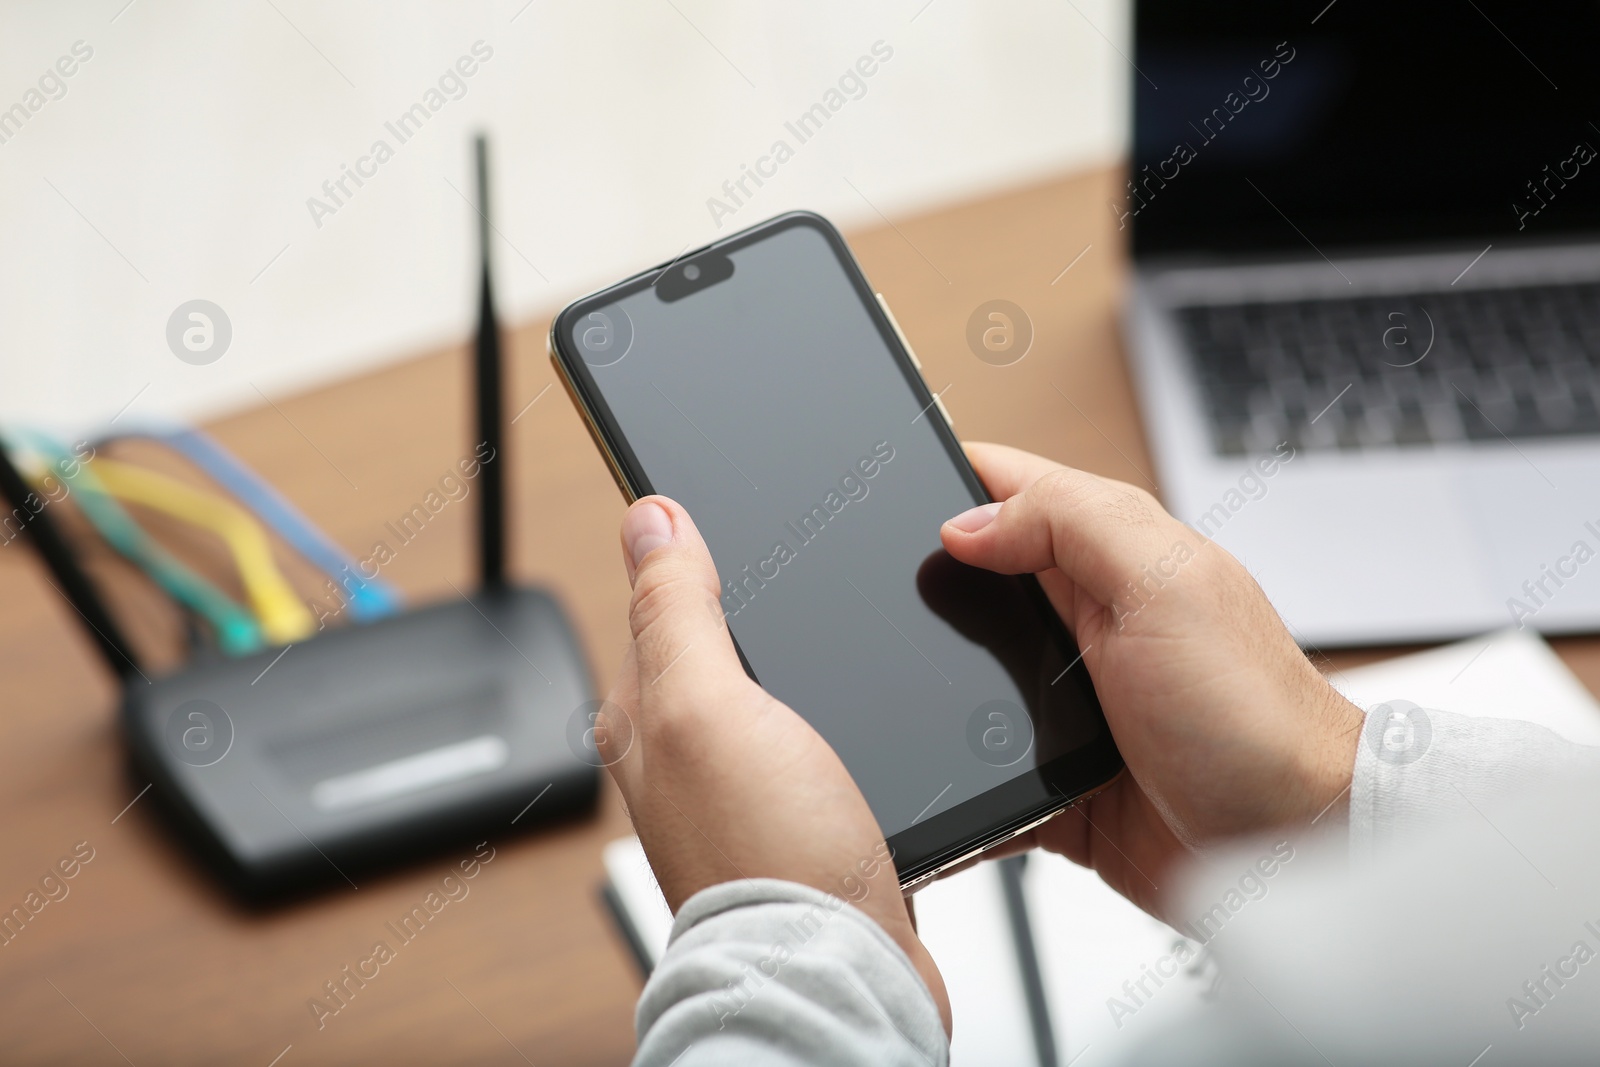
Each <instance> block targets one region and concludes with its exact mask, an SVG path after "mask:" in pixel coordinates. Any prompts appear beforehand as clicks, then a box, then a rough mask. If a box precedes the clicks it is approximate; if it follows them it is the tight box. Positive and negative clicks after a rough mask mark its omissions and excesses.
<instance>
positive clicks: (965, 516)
mask: <svg viewBox="0 0 1600 1067" xmlns="http://www.w3.org/2000/svg"><path fill="white" fill-rule="evenodd" d="M998 514H1000V504H998V503H995V504H984V505H983V506H982V507H976V508H973V509H972V510H971V511H963V512H962V513H961V514H959V515H957V516H956V517H955V518H953V519H951V520H950V521H949V522H947V523H945V525H946V526H954V527H955V528H956V529H958V530H960V531H961V532H962V533H977V532H978V531H979V530H981V529H983V528H984V527H985V526H987V525H989V524H990V523H991V522H993V521H994V517H995V516H996V515H998Z"/></svg>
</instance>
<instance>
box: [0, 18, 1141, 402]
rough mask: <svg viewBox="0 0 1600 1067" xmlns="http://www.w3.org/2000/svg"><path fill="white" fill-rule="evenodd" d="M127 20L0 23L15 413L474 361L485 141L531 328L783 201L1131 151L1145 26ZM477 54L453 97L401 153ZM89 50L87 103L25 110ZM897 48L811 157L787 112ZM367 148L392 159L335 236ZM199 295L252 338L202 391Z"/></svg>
mask: <svg viewBox="0 0 1600 1067" xmlns="http://www.w3.org/2000/svg"><path fill="white" fill-rule="evenodd" d="M125 3H126V0H95V2H94V3H71V2H61V0H37V2H32V3H17V2H9V3H7V4H6V5H5V6H4V7H3V8H0V72H4V73H3V74H0V110H3V109H7V108H10V107H12V105H14V104H19V103H20V104H22V105H23V107H24V108H27V106H28V105H29V104H30V103H32V104H36V105H37V104H39V103H40V101H41V99H43V100H44V101H45V102H43V103H42V106H39V107H38V109H37V111H35V112H32V113H30V114H29V115H28V116H27V118H26V121H25V122H24V123H22V125H21V128H20V131H16V132H12V131H11V129H10V128H9V127H3V126H0V133H6V134H8V135H9V139H8V140H6V141H5V142H4V143H0V205H3V206H0V220H3V227H0V235H3V236H0V418H4V419H7V420H13V421H14V420H18V419H22V420H26V421H29V422H32V423H35V424H42V425H49V426H55V427H57V428H59V429H63V430H65V429H69V428H77V427H81V426H84V425H86V424H89V423H92V422H95V421H102V422H103V421H104V420H106V419H109V418H111V417H113V416H115V415H117V413H118V412H119V411H121V410H123V409H124V408H125V407H126V409H127V410H126V414H125V415H123V416H122V418H123V419H126V420H128V421H130V422H131V421H135V420H137V419H139V418H148V417H154V416H171V415H180V416H189V417H194V416H199V415H205V414H213V413H217V412H220V411H224V410H227V409H229V408H232V407H238V406H241V405H248V404H252V403H259V402H260V400H259V397H258V395H257V392H256V390H257V389H260V390H261V391H262V392H264V393H265V394H266V395H268V396H277V395H281V394H284V393H286V392H292V391H294V390H296V389H300V388H304V387H306V386H308V385H311V384H314V383H317V382H320V381H325V380H328V379H330V378H335V377H342V376H346V375H349V374H352V373H355V372H357V371H358V370H360V369H361V368H363V367H367V366H371V365H373V364H376V363H380V362H383V361H386V360H390V359H395V358H401V357H404V356H406V355H409V354H412V353H415V352H416V351H418V350H419V349H422V348H424V347H427V346H430V345H433V344H437V343H439V342H441V341H446V340H450V339H456V338H460V337H462V336H464V335H465V334H466V332H467V331H468V330H469V329H470V322H471V295H472V291H471V286H470V280H471V276H472V275H471V266H470V265H471V257H472V241H471V225H472V222H473V214H472V209H471V208H470V207H469V206H468V204H467V203H465V202H464V201H463V200H462V198H461V196H459V195H458V194H457V192H456V190H459V191H460V192H461V193H463V194H466V195H468V196H470V195H472V185H471V180H472V179H471V173H472V172H471V169H470V166H469V137H470V134H471V132H472V131H473V130H474V129H476V128H479V127H482V128H485V129H487V130H488V131H489V132H490V133H491V135H492V138H493V141H492V148H493V152H494V168H495V194H496V197H497V200H498V203H497V205H496V213H497V221H498V225H499V229H500V231H501V232H502V234H503V239H502V240H500V241H499V242H498V243H497V246H496V248H495V254H496V257H497V270H498V273H499V282H500V287H501V299H502V305H503V311H504V312H505V314H506V317H507V318H508V319H511V320H516V319H520V318H524V317H527V316H531V315H533V314H536V313H538V312H540V311H547V310H552V309H554V308H555V307H557V306H559V305H560V304H561V303H562V302H564V301H565V300H567V299H570V298H571V297H573V296H575V295H578V294H580V293H581V292H583V291H585V290H587V289H590V288H594V287H596V286H598V285H600V284H603V283H606V282H609V281H612V280H614V279H615V278H617V277H620V276H621V275H622V274H624V273H627V272H632V271H633V270H637V269H640V268H642V267H644V266H648V265H649V264H650V263H652V262H656V261H659V260H664V259H669V258H671V257H672V256H674V255H676V254H677V253H678V252H679V251H680V250H681V249H683V248H684V247H685V246H687V245H690V244H698V243H701V242H703V241H705V240H707V239H709V238H711V237H713V236H715V235H716V234H718V233H719V232H721V233H727V232H730V231H731V230H733V229H736V228H739V227H741V226H744V225H747V224H749V223H751V222H755V221H757V220H759V219H761V218H764V217H767V216H769V215H773V214H776V213H778V212H780V211H784V210H788V209H790V208H794V207H809V208H813V209H815V210H820V211H822V212H824V213H825V214H827V215H829V216H830V217H832V218H834V219H835V221H837V222H839V223H840V224H841V225H845V226H849V225H853V224H860V223H865V222H870V221H873V220H875V219H876V211H875V210H874V209H876V210H881V211H882V212H884V213H886V214H888V215H890V216H893V215H895V214H897V213H903V212H906V211H908V210H915V209H917V208H920V207H926V206H931V205H935V204H939V203H944V202H949V201H954V200H959V199H963V198H966V197H969V196H972V195H974V194H979V193H982V192H984V191H987V190H991V189H998V188H1004V187H1007V186H1011V185H1016V184H1021V183H1025V182H1028V181H1032V180H1036V179H1038V178H1040V177H1043V176H1045V175H1048V174H1051V173H1055V172H1059V171H1062V170H1068V169H1072V168H1076V167H1080V166H1086V165H1094V164H1098V163H1101V162H1105V161H1108V160H1111V159H1114V158H1116V157H1117V156H1118V155H1119V154H1120V152H1121V151H1122V148H1123V144H1124V135H1123V132H1122V131H1123V128H1124V125H1125V115H1126V107H1127V104H1126V85H1127V77H1126V74H1127V71H1128V67H1127V65H1126V62H1125V61H1124V59H1123V58H1122V57H1121V56H1120V55H1119V54H1118V51H1117V49H1121V50H1122V51H1124V52H1125V51H1127V50H1128V49H1127V45H1126V43H1125V40H1124V39H1125V37H1126V34H1127V26H1126V22H1127V13H1126V10H1125V0H1069V2H1065V3H1063V2H1061V0H932V2H931V3H929V2H927V0H882V2H872V3H863V2H861V0H810V2H808V3H806V4H803V5H801V4H793V5H778V4H773V3H762V4H758V3H755V2H752V0H747V2H743V3H733V2H728V0H720V2H719V0H532V2H531V3H528V2H527V0H506V2H500V0H495V2H493V3H484V2H478V3H456V4H445V3H433V4H429V3H421V2H416V0H412V2H407V3H380V2H377V0H363V2H344V3H337V4H335V3H316V2H313V0H238V2H229V3H216V2H201V0H187V2H184V0H134V2H133V3H132V4H131V5H128V6H126V7H124V4H125ZM1102 34H1104V36H1102ZM1108 38H1109V40H1108ZM480 40H481V41H482V42H484V44H485V45H486V46H487V47H488V48H491V49H492V50H493V55H492V58H490V59H488V60H487V61H486V62H484V63H482V64H481V68H480V69H479V70H478V72H477V73H476V74H475V75H474V76H473V77H471V78H470V79H465V86H466V88H465V95H464V96H462V97H461V98H460V99H458V100H451V101H450V102H448V103H446V104H445V105H444V106H443V107H441V108H440V109H439V111H438V112H437V113H435V114H433V115H432V117H431V118H430V119H429V120H428V122H427V124H426V125H425V127H424V128H423V129H422V130H421V131H420V132H419V133H417V134H416V135H415V136H414V137H413V138H412V139H411V140H409V141H408V142H406V143H403V144H402V143H400V142H399V141H398V139H397V138H395V137H394V136H393V135H392V134H390V133H389V132H388V131H386V130H385V129H384V125H383V124H384V122H385V121H386V120H391V119H393V118H395V117H396V116H398V115H399V114H400V113H401V112H402V111H404V110H405V109H406V108H407V107H409V106H410V105H411V104H413V103H416V102H418V101H420V100H422V98H423V96H424V93H425V91H426V90H428V89H429V88H430V87H432V86H434V85H435V84H436V83H437V81H438V78H439V75H440V74H441V73H443V72H444V71H446V69H447V68H449V67H450V66H451V65H452V64H453V63H454V62H455V61H456V60H457V59H458V57H461V56H463V55H468V54H470V52H471V49H472V46H473V44H474V42H477V41H480ZM78 41H82V42H84V44H85V45H86V46H87V47H88V48H92V50H93V55H92V57H91V58H90V59H88V60H87V61H86V62H83V63H81V65H80V66H79V67H78V69H77V70H76V72H75V73H74V74H73V75H72V76H71V77H70V78H66V79H63V84H64V85H65V87H66V92H65V95H62V96H60V98H59V99H47V98H45V96H44V94H40V95H39V96H33V97H30V96H28V95H27V94H28V91H29V89H30V88H34V87H36V86H37V83H38V79H39V78H40V76H41V75H43V74H45V72H46V71H47V70H48V69H50V68H51V67H52V65H53V64H54V63H55V62H56V61H57V59H58V57H61V56H64V55H69V54H70V53H71V51H72V48H73V45H74V43H75V42H78ZM878 41H882V42H884V44H885V45H886V46H887V47H889V48H892V49H893V56H892V58H890V59H889V60H888V61H887V62H884V63H882V64H881V66H880V67H879V69H878V70H877V72H876V73H875V74H874V75H873V76H872V77H871V78H869V79H866V81H865V85H866V90H865V94H864V95H863V96H861V98H860V99H852V100H849V101H848V102H847V103H846V104H845V105H844V106H843V107H842V108H841V109H840V110H839V111H838V113H837V114H835V115H834V116H833V117H832V118H831V119H830V120H829V121H828V123H827V125H826V126H825V127H824V129H823V130H822V131H821V132H820V133H819V134H817V135H816V136H815V137H814V138H813V139H812V140H810V141H808V142H807V143H805V144H798V143H797V141H796V139H795V138H794V137H793V135H792V134H790V133H788V132H787V131H786V130H785V129H784V125H783V124H784V122H785V120H789V119H793V118H794V117H796V116H797V115H799V114H800V113H801V112H802V111H804V110H805V109H806V108H808V107H809V106H810V105H811V104H813V103H816V102H818V101H820V100H822V99H823V97H824V94H825V93H826V92H827V90H828V89H830V88H831V87H833V86H834V85H835V84H836V83H837V81H838V79H839V77H840V75H841V74H842V73H844V72H845V71H846V70H847V68H849V67H850V66H851V65H852V64H854V63H855V62H856V60H857V59H858V58H859V57H861V56H863V55H867V54H870V53H871V50H872V47H873V45H874V43H875V42H878ZM1111 41H1115V42H1116V44H1115V46H1113V45H1112V44H1111V43H1110V42H1111ZM82 50H83V49H82V46H80V51H82ZM880 50H881V46H880ZM46 88H47V89H49V90H52V91H56V92H59V90H57V89H56V87H55V86H54V85H53V84H51V83H49V82H48V81H47V85H46ZM379 138H382V139H383V140H385V141H387V142H388V143H389V145H390V147H391V148H393V149H394V157H393V158H392V159H391V160H389V161H387V162H386V163H384V164H383V165H382V166H379V167H378V168H377V173H376V175H375V176H374V177H371V178H370V179H368V180H367V181H366V184H365V185H364V186H362V187H360V188H357V187H355V186H354V185H353V184H350V183H349V182H348V180H347V184H346V187H347V188H348V189H349V190H351V191H352V193H353V195H352V196H351V197H349V198H348V200H347V201H346V203H345V204H344V205H343V206H342V207H339V209H338V210H337V212H336V213H335V214H332V215H327V216H324V217H322V218H321V219H320V220H319V221H320V226H319V225H317V222H316V221H314V220H313V217H312V213H311V211H310V210H309V209H308V205H307V200H308V198H309V197H312V196H321V195H322V191H321V186H322V183H323V181H324V180H326V179H330V178H337V177H338V176H339V173H340V168H341V166H343V165H352V166H353V165H354V164H356V162H357V161H358V159H359V158H360V157H362V156H363V155H365V154H366V153H367V151H368V149H369V147H370V146H371V145H372V143H373V142H374V141H375V140H377V139H379ZM779 138H782V139H784V140H786V141H788V142H789V143H790V145H791V147H794V148H795V154H794V158H793V159H792V160H790V161H788V162H787V163H785V164H784V165H783V166H782V167H781V168H779V169H778V173H777V175H776V177H774V178H772V179H771V180H770V181H768V182H767V184H766V185H765V186H764V187H763V188H760V189H759V190H758V191H757V192H756V194H755V195H754V196H753V197H752V198H751V199H750V201H749V202H748V203H747V204H746V205H745V206H743V207H742V208H741V209H740V210H739V211H738V213H737V214H736V215H734V216H733V217H732V218H731V219H724V220H722V225H721V227H720V230H719V227H718V225H717V224H716V223H715V222H714V221H713V218H712V214H711V211H710V210H709V209H708V205H707V200H708V198H709V197H712V196H714V195H719V194H720V190H721V186H722V183H723V182H724V181H725V180H728V179H730V178H737V177H738V176H739V174H740V172H741V165H743V164H753V163H755V162H756V160H757V159H758V157H760V156H762V155H763V154H765V153H766V152H767V151H768V150H769V148H770V146H771V144H772V142H773V141H774V140H776V139H779ZM369 169H370V166H369ZM852 185H853V186H854V187H855V189H852ZM452 186H453V188H452ZM747 187H749V188H754V187H753V186H747ZM856 190H859V194H860V195H858V193H857V191H856ZM863 197H864V198H865V200H866V201H870V206H869V203H867V202H865V201H864V199H863ZM329 203H330V204H331V201H329ZM275 257H276V258H275ZM269 263H270V264H271V265H270V266H268V264H269ZM194 298H204V299H208V300H211V301H213V302H215V303H216V304H218V305H220V306H221V307H222V308H223V309H224V310H225V311H226V313H227V314H228V316H229V318H230V319H231V322H232V325H233V340H232V343H231V346H230V348H229V349H228V351H227V352H226V353H225V354H224V355H223V356H222V357H221V358H220V359H218V360H217V361H216V362H214V363H211V364H209V365H205V366H193V365H190V364H187V363H184V362H181V361H180V360H179V359H177V358H176V357H175V356H174V355H173V354H172V352H171V351H170V350H169V349H168V346H167V342H166V324H167V320H168V318H169V316H170V315H171V313H172V312H173V310H174V309H175V308H176V307H177V306H178V305H179V304H181V303H183V302H185V301H187V300H191V299H194ZM135 397H137V399H134V398H135ZM130 401H132V404H131V406H129V404H130Z"/></svg>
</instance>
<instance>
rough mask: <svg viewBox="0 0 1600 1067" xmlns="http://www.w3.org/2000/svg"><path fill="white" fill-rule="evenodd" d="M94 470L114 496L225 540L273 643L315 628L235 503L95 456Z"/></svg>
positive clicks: (253, 524)
mask: <svg viewBox="0 0 1600 1067" xmlns="http://www.w3.org/2000/svg"><path fill="white" fill-rule="evenodd" d="M94 470H95V473H96V474H98V475H99V476H100V481H101V483H102V484H103V485H104V486H105V487H106V490H107V491H108V492H110V493H111V494H112V495H113V496H117V497H120V498H122V499H123V500H127V501H130V502H132V503H136V504H143V505H145V506H146V507H151V508H155V509H156V510H157V511H164V512H166V513H167V514H168V515H172V516H174V517H176V518H179V519H182V520H183V521H185V522H189V523H193V524H194V525H196V526H203V527H205V528H206V529H208V530H211V531H212V532H214V533H216V534H217V535H218V536H219V537H221V538H222V540H223V541H224V542H225V543H226V544H227V546H228V550H229V552H231V553H232V554H233V558H234V562H235V563H236V564H237V565H238V568H239V577H240V578H241V579H242V580H243V582H244V587H245V593H246V594H247V595H248V597H249V599H250V604H251V606H252V607H254V608H255V611H256V614H257V615H259V616H260V617H261V629H262V630H263V632H264V633H265V634H266V636H267V639H268V640H269V641H273V642H282V643H286V642H290V641H299V640H301V639H303V638H306V637H309V636H311V634H312V633H313V632H315V630H316V619H315V618H313V617H312V615H311V611H310V610H309V609H308V608H307V607H306V606H305V604H304V602H302V601H301V599H300V597H299V596H298V595H297V594H296V593H295V591H294V587H293V586H291V585H290V584H289V582H288V580H287V579H285V578H284V576H283V572H282V571H280V570H278V565H277V564H276V563H275V562H274V561H273V558H272V544H271V542H269V541H268V540H267V536H266V534H265V533H264V532H263V531H262V529H261V527H260V525H258V524H257V523H256V521H255V520H254V519H252V518H251V517H250V516H249V514H248V513H247V512H245V510H244V509H243V508H241V507H239V506H238V505H236V504H234V503H232V502H231V501H229V500H226V499H224V498H222V497H219V496H215V495H213V494H211V493H206V492H203V491H201V490H199V489H195V488H193V487H192V486H189V485H185V484H184V483H183V482H180V481H178V480H176V479H174V478H169V477H167V476H166V475H164V474H157V473H156V472H155V471H152V470H147V469H145V468H143V467H135V466H132V465H130V464H127V463H120V462H118V461H116V460H111V459H105V458H98V459H96V460H95V461H94Z"/></svg>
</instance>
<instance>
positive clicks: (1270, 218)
mask: <svg viewBox="0 0 1600 1067" xmlns="http://www.w3.org/2000/svg"><path fill="white" fill-rule="evenodd" d="M1133 17H1134V38H1135V45H1134V51H1133V55H1132V57H1131V63H1130V66H1131V67H1132V69H1131V70H1130V76H1131V78H1132V80H1133V84H1134V86H1135V89H1134V93H1133V101H1134V103H1133V112H1134V118H1133V127H1134V130H1133V145H1132V164H1131V167H1130V173H1129V175H1128V177H1129V181H1128V184H1127V186H1126V187H1125V188H1124V189H1122V190H1121V191H1120V192H1119V194H1118V195H1117V197H1116V198H1115V199H1113V201H1112V202H1111V203H1110V204H1109V205H1108V206H1109V210H1110V212H1111V213H1112V215H1113V217H1114V218H1115V219H1116V220H1117V223H1118V225H1119V226H1120V227H1121V228H1123V229H1126V230H1128V231H1130V235H1131V239H1130V247H1131V249H1132V258H1133V266H1134V281H1133V285H1132V287H1131V292H1130V296H1129V299H1128V302H1127V306H1126V330H1127V337H1128V341H1129V348H1130V352H1131V357H1132V364H1133V368H1134V373H1135V380H1136V383H1137V387H1138V392H1139V401H1140V405H1141V408H1142V412H1143V415H1144V421H1145V426H1146V429H1147V432H1148V434H1149V436H1150V439H1151V443H1152V447H1153V451H1154V456H1155V460H1156V463H1157V470H1158V478H1159V481H1160V483H1161V489H1162V491H1163V497H1164V500H1165V503H1166V504H1167V506H1168V507H1169V509H1170V510H1171V511H1172V512H1173V513H1174V514H1175V515H1176V516H1177V517H1178V518H1180V519H1182V520H1184V521H1185V522H1188V523H1189V524H1190V525H1191V526H1193V527H1194V528H1196V529H1197V530H1199V531H1200V532H1202V533H1204V534H1205V535H1207V536H1208V537H1211V538H1213V539H1214V540H1216V541H1217V543H1218V544H1220V545H1222V546H1223V547H1225V548H1227V549H1228V550H1229V551H1230V552H1232V553H1233V554H1234V555H1236V556H1238V557H1239V558H1240V559H1241V560H1242V561H1243V562H1244V563H1245V565H1246V566H1247V567H1248V568H1249V569H1250V570H1251V571H1252V573H1254V574H1255V576H1256V578H1257V580H1258V581H1259V582H1260V583H1261V585H1262V586H1263V588H1264V589H1265V590H1266V592H1267V594H1268V595H1269V596H1270V597H1271V599H1272V601H1273V603H1274V604H1275V605H1276V606H1277V608H1278V610H1279V611H1280V612H1281V613H1282V615H1283V617H1284V619H1285V621H1286V622H1287V623H1288V624H1289V626H1290V629H1291V630H1292V631H1293V632H1294V633H1295V635H1296V636H1297V638H1298V639H1299V640H1300V642H1301V643H1302V644H1303V645H1305V646H1308V647H1329V646H1340V645H1345V646H1348V645H1370V644H1378V643H1390V642H1417V641H1432V640H1442V639H1447V638H1455V637H1462V636H1466V635H1469V634H1473V633H1482V632H1485V631H1488V630H1495V629H1500V628H1503V627H1505V626H1507V625H1511V626H1519V627H1525V628H1533V629H1536V630H1538V631H1540V632H1542V633H1546V634H1559V633H1569V632H1579V631H1594V630H1597V629H1600V125H1597V124H1600V57H1597V56H1596V54H1595V52H1594V45H1595V42H1597V41H1600V3H1595V2H1593V0H1589V2H1583V3H1578V2H1566V0H1560V2H1547V3H1539V4H1528V3H1510V2H1505V0H1406V2H1405V3H1403V4H1395V3H1377V2H1375V0H1333V2H1331V3H1330V2H1329V0H1307V2H1301V0H1291V2H1282V0H1275V2H1270V3H1268V2H1262V0H1240V2H1235V3H1232V4H1226V5H1194V4H1190V3H1182V2H1178V0H1136V4H1135V10H1134V16H1133Z"/></svg>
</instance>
